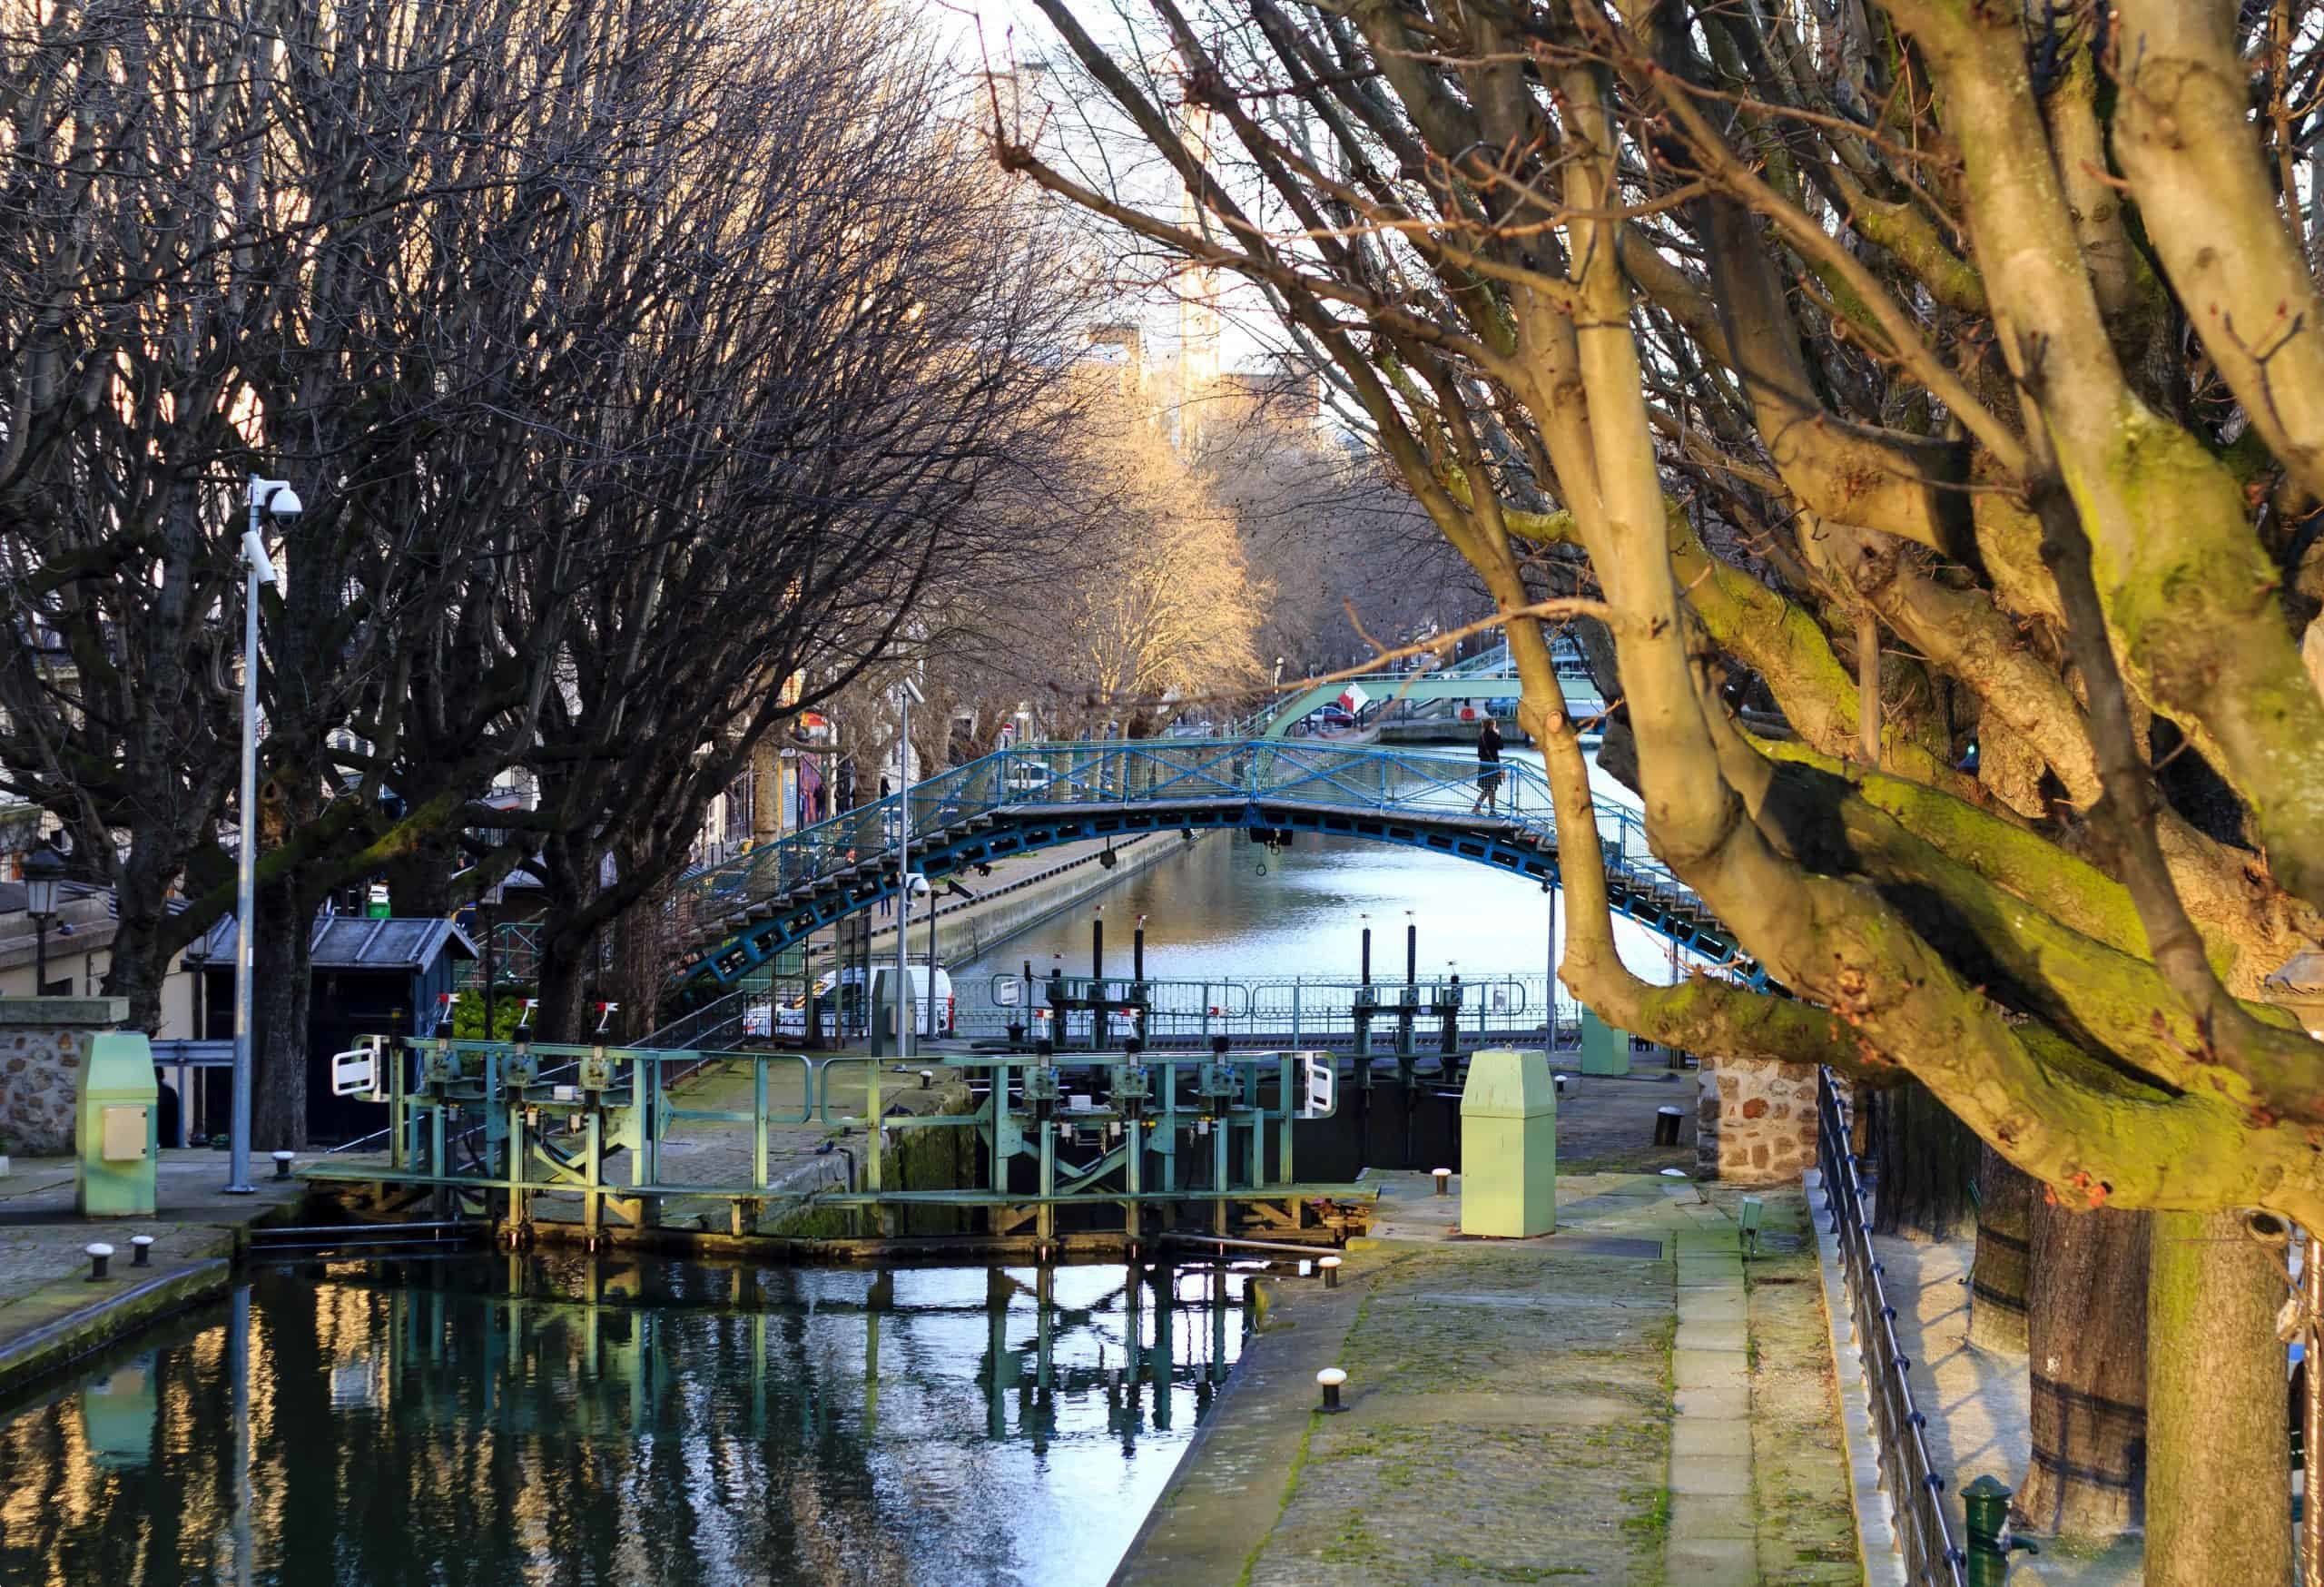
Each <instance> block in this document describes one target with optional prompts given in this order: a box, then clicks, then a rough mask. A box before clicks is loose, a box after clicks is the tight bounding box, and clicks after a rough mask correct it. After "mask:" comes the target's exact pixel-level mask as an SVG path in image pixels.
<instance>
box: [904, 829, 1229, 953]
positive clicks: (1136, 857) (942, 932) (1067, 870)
mask: <svg viewBox="0 0 2324 1587" xmlns="http://www.w3.org/2000/svg"><path fill="white" fill-rule="evenodd" d="M1221 835H1224V834H1220V833H1196V834H1195V840H1194V841H1195V842H1196V843H1201V842H1203V841H1204V840H1205V839H1206V838H1211V837H1216V836H1221ZM1188 846H1189V845H1188V844H1187V840H1186V839H1185V838H1183V837H1181V836H1179V834H1177V833H1174V832H1173V833H1138V834H1137V835H1136V836H1134V837H1128V838H1124V839H1122V840H1120V841H1119V842H1118V843H1115V844H1114V845H1113V851H1112V852H1113V853H1114V854H1115V856H1116V862H1115V864H1114V865H1113V867H1112V868H1111V869H1108V868H1107V867H1106V866H1105V865H1104V864H1103V863H1102V862H1100V860H1099V858H1098V855H1099V854H1100V853H1102V852H1103V851H1102V850H1092V851H1091V852H1090V853H1086V854H1082V855H1079V856H1078V857H1076V858H1074V859H1071V860H1068V861H1066V862H1064V863H1063V864H1060V865H1052V866H1049V868H1047V869H1046V870H1042V871H1039V872H1035V873H1034V874H1033V875H1030V876H1027V877H1024V878H1022V879H1020V880H1019V881H1016V882H1008V883H1006V884H1004V885H1002V886H1000V887H996V888H993V889H991V890H990V891H988V892H982V893H980V894H978V896H977V897H976V898H975V899H974V900H972V901H966V900H964V901H960V902H952V903H948V904H940V905H938V906H937V910H936V954H937V958H938V959H939V960H940V961H942V962H943V963H945V964H947V965H952V964H969V963H973V962H974V961H977V960H979V959H981V958H983V957H984V956H985V955H986V954H988V953H990V952H993V951H996V950H997V949H999V948H1000V947H1002V946H1003V945H1005V944H1006V943H1007V942H1008V941H1009V939H1011V938H1013V937H1017V936H1020V935H1022V934H1023V933H1024V932H1026V931H1031V930H1032V929H1033V928H1034V927H1036V926H1038V925H1040V924H1041V923H1042V922H1046V921H1049V920H1050V919H1052V918H1054V917H1055V916H1057V915H1059V914H1062V913H1063V912H1066V911H1067V910H1069V909H1071V908H1072V907H1073V906H1074V905H1076V904H1078V903H1080V902H1082V901H1083V900H1085V899H1089V898H1094V897H1096V896H1097V895H1098V894H1099V893H1101V892H1107V891H1108V889H1111V888H1113V887H1115V886H1118V884H1120V883H1122V882H1127V881H1128V880H1129V879H1130V878H1131V877H1133V876H1135V875H1137V873H1138V872H1141V871H1144V870H1146V869H1147V867H1148V866H1151V865H1157V864H1159V863H1160V862H1163V861H1164V860H1167V859H1168V858H1170V857H1171V856H1172V855H1173V854H1177V853H1184V852H1185V851H1186V850H1187V847H1188ZM926 929H927V923H926V920H925V917H922V918H921V919H920V920H919V921H917V922H915V924H914V929H913V932H912V935H913V939H914V941H913V944H912V946H913V950H914V951H920V950H921V949H923V948H924V947H925V946H926V939H925V937H924V935H923V933H924V932H925V931H926ZM895 941H896V931H895V928H894V927H893V926H888V927H885V928H883V929H881V930H879V931H873V932H872V954H873V957H874V958H877V957H878V955H879V954H880V952H881V951H882V945H883V944H884V945H885V951H889V952H893V951H895Z"/></svg>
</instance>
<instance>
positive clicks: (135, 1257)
mask: <svg viewBox="0 0 2324 1587" xmlns="http://www.w3.org/2000/svg"><path fill="white" fill-rule="evenodd" d="M129 1265H130V1266H131V1267H152V1266H153V1236H152V1235H132V1236H130V1237H129Z"/></svg>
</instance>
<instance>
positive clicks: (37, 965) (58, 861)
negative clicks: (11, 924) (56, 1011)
mask: <svg viewBox="0 0 2324 1587" xmlns="http://www.w3.org/2000/svg"><path fill="white" fill-rule="evenodd" d="M62 881H64V856H63V855H62V854H59V853H57V852H56V851H55V850H54V849H53V848H51V847H49V846H48V845H47V844H46V843H43V844H41V845H40V846H39V847H38V848H36V849H34V851H33V852H32V853H30V854H28V855H26V856H25V913H26V914H28V915H30V916H32V917H33V933H34V935H33V996H34V997H36V998H37V997H44V996H46V995H47V992H48V922H51V921H53V920H54V919H55V918H56V884H57V883H58V882H62Z"/></svg>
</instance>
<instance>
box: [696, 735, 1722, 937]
mask: <svg viewBox="0 0 2324 1587" xmlns="http://www.w3.org/2000/svg"><path fill="white" fill-rule="evenodd" d="M1499 771H1500V774H1501V783H1500V785H1499V788H1498V790H1497V792H1498V794H1499V798H1498V801H1497V810H1496V814H1495V817H1494V819H1495V820H1496V822H1497V824H1498V825H1499V826H1500V827H1501V828H1502V829H1503V830H1514V831H1516V832H1519V833H1526V834H1530V835H1532V836H1535V837H1537V838H1538V839H1540V840H1541V841H1542V842H1544V843H1555V841H1556V826H1557V823H1556V814H1555V810H1554V807H1553V805H1552V803H1551V796H1550V787H1549V781H1548V779H1547V777H1546V776H1545V775H1544V774H1543V773H1542V772H1541V768H1539V767H1537V766H1532V765H1530V764H1526V763H1524V762H1521V761H1504V762H1502V763H1501V764H1500V767H1499ZM1477 775H1478V767H1477V763H1476V762H1475V761H1473V760H1472V759H1470V758H1468V757H1466V756H1456V755H1443V754H1425V753H1419V752H1414V751H1411V750H1402V749H1396V748H1393V747H1385V746H1374V745H1361V746H1359V745H1339V744H1315V743H1292V742H1286V741H1283V740H1278V739H1133V740H1127V741H1125V740H1107V741H1100V742H1095V743H1087V744H1022V745H1012V746H1011V747H1009V748H1008V749H1003V750H999V751H996V752H995V753H993V754H989V755H986V756H984V757H982V758H981V759H979V760H975V761H971V762H970V763H969V764H966V765H962V766H956V767H954V768H952V769H951V770H950V771H946V772H941V773H939V774H936V775H935V776H933V777H931V778H929V779H927V780H926V781H924V782H921V783H919V784H915V785H914V786H913V787H912V788H911V790H910V791H909V792H908V793H895V794H891V795H889V796H888V797H887V798H886V799H882V800H879V801H876V802H874V803H871V804H867V805H862V806H860V807H858V808H857V809H854V810H852V811H848V812H845V813H842V814H840V815H836V816H833V817H832V818H831V819H830V820H828V821H824V822H821V823H817V824H815V825H813V826H811V827H807V828H804V829H803V830H802V831H799V832H796V833H788V834H786V835H785V836H783V837H782V838H779V839H777V840H775V841H774V842H773V843H763V844H761V845H760V846H758V847H757V848H754V849H752V850H749V851H748V852H746V853H743V854H739V855H737V856H735V857H734V858H733V859H731V860H728V861H725V862H722V863H720V864H716V865H709V866H704V867H702V868H700V869H698V870H695V871H693V872H688V873H687V874H685V875H684V876H683V877H681V878H680V879H679V881H678V882H677V884H676V887H675V890H674V892H675V898H676V899H677V900H678V901H680V907H679V910H678V912H679V913H680V914H681V915H683V916H685V917H689V918H693V919H707V918H712V917H715V916H720V915H724V914H727V913H729V912H734V911H737V910H739V909H741V908H743V907H744V906H746V905H749V904H752V903H755V902H760V901H763V900H767V899H772V898H776V897H780V896H782V895H783V894H785V893H789V892H796V891H797V890H799V889H802V888H804V887H808V886H811V885H816V884H821V883H824V882H830V881H832V880H835V879H841V878H849V877H858V876H862V875H863V874H864V873H865V872H879V871H880V869H881V865H882V863H883V862H886V861H887V860H888V857H889V856H890V855H891V854H892V853H893V847H894V833H895V832H896V829H897V826H898V813H899V812H900V810H901V804H902V801H903V800H905V799H907V798H909V799H910V800H911V827H912V830H913V831H914V832H915V833H924V834H930V835H931V836H934V835H936V834H940V833H945V832H947V831H950V830H953V829H957V828H961V827H964V826H966V825H967V824H968V823H970V822H973V821H975V820H977V819H978V818H980V817H984V816H989V815H990V814H992V813H995V812H998V811H1002V810H1015V811H1041V810H1050V809H1056V810H1059V811H1068V810H1073V809H1076V808H1079V807H1087V806H1089V805H1095V804H1104V805H1112V806H1140V805H1147V806H1150V805H1156V804H1172V803H1176V804H1181V805H1188V804H1216V803H1221V802H1224V801H1243V802H1246V803H1266V802H1269V801H1280V802H1283V803H1293V804H1298V805H1302V806H1324V807H1326V808H1331V809H1339V810H1350V811H1365V812H1372V813H1384V814H1399V815H1416V816H1427V817H1433V818H1435V819H1437V820H1440V821H1442V820H1445V819H1447V818H1451V819H1454V820H1458V819H1461V818H1463V817H1467V816H1470V815H1472V813H1473V807H1474V805H1475V803H1476V801H1477V797H1478V787H1477ZM1591 803H1592V804H1593V807H1594V809H1595V812H1596V814H1597V818H1598V827H1599V834H1598V835H1599V841H1600V845H1601V847H1602V849H1603V851H1604V859H1605V865H1606V869H1607V871H1608V872H1609V874H1610V876H1613V877H1615V878H1618V879H1620V881H1621V882H1623V883H1625V884H1626V885H1627V886H1628V887H1630V889H1632V890H1635V891H1638V892H1644V893H1647V894H1649V895H1652V896H1657V897H1659V898H1662V899H1665V900H1668V901H1670V902H1675V903H1679V904H1683V905H1686V906H1688V907H1689V908H1690V909H1692V910H1694V911H1696V912H1699V913H1701V914H1702V915H1703V916H1704V917H1705V918H1706V919H1708V918H1709V911H1708V909H1706V908H1704V906H1703V904H1702V901H1701V900H1700V899H1699V897H1697V896H1696V894H1695V892H1694V891H1693V890H1692V889H1691V888H1689V887H1688V886H1687V885H1686V884H1685V883H1684V882H1681V881H1679V878H1678V876H1677V875H1676V874H1675V873H1674V872H1672V871H1671V870H1670V868H1669V866H1667V865H1665V864H1663V863H1662V862H1661V861H1660V860H1659V859H1657V858H1656V857H1655V855H1654V853H1653V850H1652V848H1651V847H1650V846H1649V843H1648V842H1647V835H1646V823H1645V820H1644V817H1643V815H1642V813H1640V812H1639V811H1638V810H1636V809H1634V808H1632V807H1631V806H1630V805H1628V804H1624V803H1620V802H1619V801H1616V800H1612V799H1607V798H1604V797H1598V798H1594V799H1593V800H1592V802H1591Z"/></svg>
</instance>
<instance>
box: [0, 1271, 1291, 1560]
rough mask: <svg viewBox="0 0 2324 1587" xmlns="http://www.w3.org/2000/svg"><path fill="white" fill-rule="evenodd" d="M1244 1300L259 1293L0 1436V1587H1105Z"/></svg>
mask: <svg viewBox="0 0 2324 1587" xmlns="http://www.w3.org/2000/svg"><path fill="white" fill-rule="evenodd" d="M1245 1283H1246V1275H1245V1273H1244V1272H1242V1271H1239V1270H1236V1269H1232V1268H1228V1267H1214V1266H1188V1267H1168V1266H1154V1267H1143V1266H1142V1267H1137V1268H1135V1269H1126V1268H1124V1267H1120V1266H1118V1265H1114V1266H1103V1267H1051V1268H1048V1269H1043V1270H1038V1271H1037V1270H1035V1269H1032V1268H1006V1269H1004V1268H991V1269H987V1268H982V1267H948V1268H902V1269H895V1270H871V1269H850V1270H809V1269H790V1268H783V1269H751V1268H740V1267H714V1266H706V1265H696V1264H680V1263H667V1262H662V1261H658V1260H645V1261H637V1260H624V1259H618V1258H607V1259H601V1260H597V1261H594V1262H593V1261H590V1260H588V1259H586V1258H583V1257H578V1256H574V1255H568V1254H563V1253H557V1254H551V1255H547V1256H539V1255H535V1256H525V1257H461V1258H456V1259H450V1260H438V1261H413V1262H407V1263H391V1264H380V1265H377V1266H369V1267H367V1266H364V1265H359V1264H332V1265H330V1267H328V1268H324V1267H320V1265H316V1266H312V1267H308V1268H304V1269H301V1270H300V1271H299V1272H296V1273H293V1272H286V1271H277V1272H261V1274H259V1275H258V1277H257V1278H256V1281H255V1283H254V1285H253V1286H252V1287H251V1290H250V1291H249V1293H248V1295H247V1296H242V1297H238V1303H230V1304H228V1305H222V1306H216V1307H213V1308H211V1309H210V1310H209V1311H207V1312H205V1313H202V1314H199V1315H197V1316H193V1317H191V1318H188V1319H186V1320H183V1321H182V1322H180V1323H177V1324H174V1325H170V1326H166V1327H165V1329H164V1331H163V1332H162V1334H161V1335H159V1336H148V1342H147V1343H146V1344H145V1345H144V1346H143V1347H142V1348H139V1349H137V1350H134V1351H132V1352H125V1353H116V1354H114V1355H112V1356H109V1357H107V1358H105V1359H104V1360H103V1362H102V1363H101V1365H100V1366H99V1368H98V1369H97V1370H95V1371H93V1372H92V1373H90V1374H89V1375H87V1376H86V1377H84V1379H83V1380H82V1381H80V1382H79V1383H77V1384H74V1385H68V1386H66V1387H64V1388H62V1389H57V1390H52V1391H50V1392H48V1393H47V1394H46V1395H43V1396H41V1397H40V1398H38V1399H36V1400H34V1402H33V1403H31V1404H30V1405H25V1406H23V1407H21V1408H19V1409H17V1410H15V1412H14V1413H13V1414H12V1415H9V1416H8V1419H7V1420H5V1422H0V1495H5V1497H0V1581H5V1582H11V1583H51V1582H53V1583H59V1584H63V1583H78V1582H100V1581H120V1582H132V1581H134V1582H156V1583H160V1582H202V1583H208V1582H265V1583H284V1584H289V1583H299V1584H301V1587H303V1584H305V1583H310V1582H347V1583H360V1584H363V1587H394V1584H398V1583H407V1582H409V1583H415V1584H416V1583H421V1582H427V1583H431V1584H441V1587H469V1584H474V1587H486V1584H487V1583H489V1584H492V1587H499V1584H501V1583H507V1582H517V1581H525V1580H542V1581H555V1582H635V1581H653V1582H664V1583H672V1584H689V1583H700V1584H703V1587H723V1584H724V1583H729V1582H735V1583H743V1582H749V1583H778V1584H787V1583H793V1582H796V1583H811V1582H812V1583H816V1584H818V1587H821V1584H824V1583H843V1584H850V1587H852V1584H858V1583H861V1584H862V1587H903V1584H906V1583H921V1582H927V1583H934V1582H943V1583H947V1584H950V1583H955V1582H958V1583H970V1584H990V1587H1098V1583H1101V1582H1104V1581H1105V1580H1106V1579H1107V1577H1108V1574H1109V1573H1110V1572H1112V1570H1113V1568H1114V1565H1115V1563H1116V1562H1117V1561H1118V1558H1119V1556H1120V1554H1121V1553H1122V1551H1123V1550H1124V1549H1125V1548H1126V1547H1127V1546H1128V1543H1129V1540H1130V1537H1131V1535H1132V1534H1133V1533H1134V1532H1135V1531H1136V1529H1137V1526H1138V1524H1139V1523H1140V1521H1141V1520H1142V1518H1143V1517H1144V1515H1145V1513H1146V1512H1147V1509H1148V1508H1149V1507H1150V1506H1151V1504H1152V1503H1153V1500H1154V1497H1155V1495H1156V1494H1157V1493H1158V1492H1159V1491H1160V1489H1161V1487H1162V1484H1164V1482H1165V1481H1166V1480H1167V1477H1168V1475H1169V1472H1170V1470H1171V1468H1172V1467H1173V1466H1174V1465H1175V1464H1177V1459H1178V1457H1179V1455H1180V1454H1181V1453H1182V1452H1183V1450H1184V1447H1185V1444H1186V1441H1187V1438H1188V1437H1189V1436H1190V1434H1191V1433H1192V1431H1193V1429H1194V1426H1195V1424H1196V1423H1197V1422H1198V1421H1199V1419H1200V1418H1201V1417H1202V1415H1204V1414H1205V1413H1206V1411H1207V1410H1208V1409H1209V1406H1210V1404H1211V1401H1212V1398H1213V1396H1214V1395H1216V1392H1217V1390H1218V1387H1219V1385H1221V1384H1223V1383H1224V1382H1225V1380H1226V1374H1227V1371H1228V1368H1229V1367H1230V1365H1232V1363H1233V1362H1234V1360H1235V1359H1236V1356H1237V1355H1239V1353H1240V1348H1241V1342H1242V1336H1243V1329H1244V1316H1245V1314H1244V1296H1245V1290H1244V1286H1245ZM157 1337H158V1339H159V1343H154V1342H153V1340H154V1339H155V1338H157ZM243 1363H246V1364H247V1365H246V1366H242V1367H241V1370H242V1371H243V1372H244V1374H245V1376H244V1377H243V1379H242V1380H241V1381H240V1382H239V1383H238V1382H237V1381H236V1377H235V1374H236V1370H237V1367H238V1365H241V1364H243ZM237 1449H240V1450H241V1451H243V1452H244V1455H243V1458H242V1459H240V1460H238V1459H237V1458H236V1451H237Z"/></svg>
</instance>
